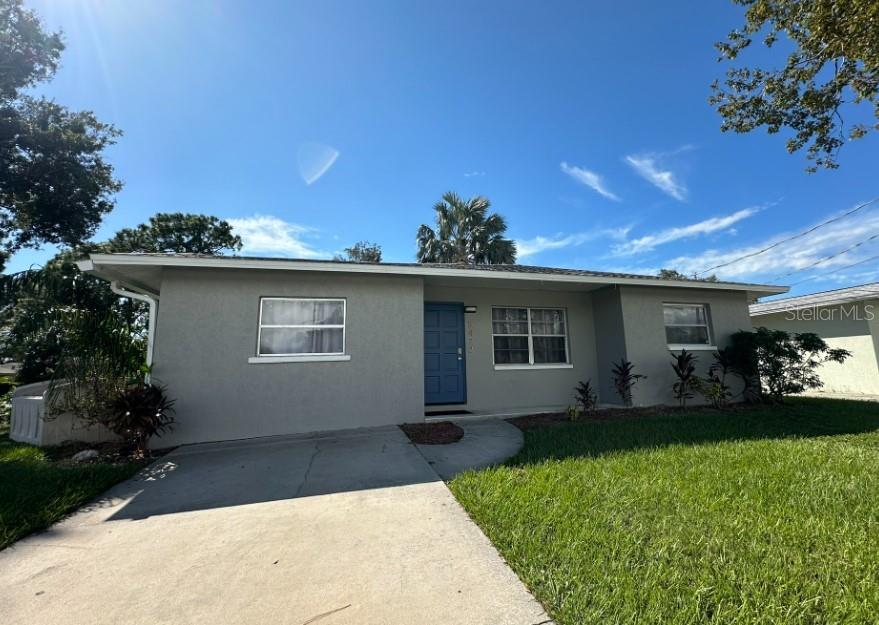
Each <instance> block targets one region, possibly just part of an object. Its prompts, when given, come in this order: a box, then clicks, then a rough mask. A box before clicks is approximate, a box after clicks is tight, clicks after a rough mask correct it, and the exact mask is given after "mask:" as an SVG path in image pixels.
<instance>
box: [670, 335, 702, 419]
mask: <svg viewBox="0 0 879 625" xmlns="http://www.w3.org/2000/svg"><path fill="white" fill-rule="evenodd" d="M671 358H672V363H671V368H672V369H673V370H674V372H675V375H676V376H678V380H677V382H675V383H674V384H673V385H672V389H673V390H674V394H675V399H677V400H678V402H679V403H680V405H681V408H684V407H686V405H687V400H688V399H692V398H693V397H695V396H696V394H695V391H697V390H699V382H700V381H699V376H697V375H696V362H697V361H698V360H699V359H698V358H696V356H695V355H694V354H693V353H692V352H688V351H687V350H685V349H682V350H681V351H680V353H678V354H672V357H671Z"/></svg>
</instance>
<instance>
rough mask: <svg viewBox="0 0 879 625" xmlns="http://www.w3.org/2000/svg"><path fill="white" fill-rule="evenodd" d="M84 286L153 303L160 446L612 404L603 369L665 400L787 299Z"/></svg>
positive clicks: (271, 267)
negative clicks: (766, 309)
mask: <svg viewBox="0 0 879 625" xmlns="http://www.w3.org/2000/svg"><path fill="white" fill-rule="evenodd" d="M79 267H80V269H82V270H84V271H87V272H90V273H93V274H94V275H97V276H99V277H102V278H105V279H107V280H109V281H111V282H112V286H113V288H114V289H115V290H116V291H117V292H119V293H122V294H129V295H132V296H136V297H139V298H141V299H143V298H146V299H149V300H154V301H155V302H157V306H156V308H157V310H158V313H157V319H156V320H155V322H154V323H153V324H151V326H150V331H151V332H150V350H149V354H148V358H149V359H150V360H151V361H152V362H153V367H154V368H153V375H154V379H155V380H156V381H158V382H159V383H161V384H164V385H166V386H167V388H168V392H169V394H170V396H171V397H173V398H174V399H176V401H177V403H176V410H177V424H176V426H175V429H174V431H173V432H172V433H170V434H168V435H166V436H163V437H162V439H160V441H159V443H160V444H162V445H165V444H180V443H193V442H201V441H215V440H226V439H238V438H248V437H255V436H270V435H275V434H292V433H300V432H313V431H321V430H335V429H341V428H355V427H363V426H376V425H385V424H394V423H404V422H413V421H419V420H424V418H425V412H426V411H428V412H432V411H439V412H443V411H455V410H465V411H469V412H472V413H475V414H492V415H509V414H517V413H530V412H540V411H548V410H560V409H563V408H564V407H565V406H566V405H568V404H570V403H572V402H573V389H574V386H575V385H576V384H577V382H578V381H581V380H591V381H592V384H593V385H594V386H595V387H596V388H597V389H598V392H599V394H600V401H601V402H602V403H605V404H613V403H618V402H619V398H618V397H617V395H616V393H615V392H614V389H613V380H612V377H611V366H612V364H613V363H614V362H619V361H620V360H621V359H623V358H626V359H628V360H630V361H632V362H633V363H634V364H635V369H636V372H637V373H641V374H645V375H646V376H647V379H646V380H642V381H641V382H640V383H639V384H638V385H637V386H636V387H635V390H634V402H635V403H636V404H638V405H649V404H658V403H667V402H671V401H672V395H671V393H672V390H671V387H672V383H673V381H674V380H673V372H672V369H671V367H670V362H671V351H674V350H678V349H681V348H684V347H685V348H687V349H692V350H698V351H699V357H700V370H701V372H702V373H704V370H705V369H707V367H708V365H709V364H710V363H711V361H712V356H711V353H712V351H713V350H715V349H716V348H717V347H720V346H723V345H724V344H725V343H726V342H727V339H728V336H729V335H730V334H731V333H733V332H735V331H737V330H741V329H747V328H749V327H750V319H749V316H748V304H749V303H750V302H752V301H755V299H756V298H757V297H761V296H766V295H774V294H779V293H783V292H785V291H786V290H787V289H786V288H784V287H776V286H763V285H749V284H737V283H724V282H716V283H715V282H703V281H689V280H682V281H668V280H661V279H659V278H655V277H649V276H636V275H628V274H617V273H600V272H594V271H578V270H568V269H552V268H542V267H528V266H522V265H494V266H490V265H479V266H468V265H451V264H395V263H382V264H369V263H348V262H334V261H307V260H281V259H277V258H245V257H200V256H190V255H150V254H118V255H116V254H113V255H97V254H96V255H92V256H91V257H90V258H89V259H87V260H83V261H80V262H79Z"/></svg>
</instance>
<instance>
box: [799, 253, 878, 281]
mask: <svg viewBox="0 0 879 625" xmlns="http://www.w3.org/2000/svg"><path fill="white" fill-rule="evenodd" d="M872 260H879V256H871V257H870V258H865V259H864V260H859V261H858V262H856V263H852V264H851V265H846V266H845V267H839V268H837V269H834V270H833V271H828V272H827V273H819V274H818V275H817V276H810V277H808V278H804V279H803V280H800V281H799V282H794V283H793V284H790V285H788V286H796V285H798V284H802V283H803V282H808V281H809V280H814V279H816V278H824V277H826V276H832V275H833V274H835V273H837V272H839V271H842V270H843V269H851V268H852V267H857V266H858V265H863V264H864V263H869V262H870V261H872Z"/></svg>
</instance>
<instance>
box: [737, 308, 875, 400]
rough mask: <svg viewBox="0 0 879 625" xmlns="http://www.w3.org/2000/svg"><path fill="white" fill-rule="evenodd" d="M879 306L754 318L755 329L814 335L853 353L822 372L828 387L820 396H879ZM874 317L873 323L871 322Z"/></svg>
mask: <svg viewBox="0 0 879 625" xmlns="http://www.w3.org/2000/svg"><path fill="white" fill-rule="evenodd" d="M877 316H879V305H877V303H876V302H873V301H867V302H853V303H851V304H838V305H836V306H822V307H819V308H808V309H805V310H804V311H799V312H780V313H773V314H770V315H755V316H753V317H751V323H752V324H753V325H754V327H758V326H764V327H767V328H772V329H775V330H784V331H786V332H790V333H794V332H812V333H814V334H817V335H818V336H820V337H821V338H823V339H824V340H825V341H826V342H827V344H828V345H829V346H830V347H833V348H842V349H847V350H849V351H850V352H851V353H852V355H851V357H849V358H848V359H846V361H845V362H844V363H836V362H828V363H825V364H823V365H821V367H820V368H819V370H818V375H819V376H820V377H821V381H822V382H824V386H823V387H822V388H821V389H819V390H818V391H817V392H824V393H843V394H854V395H879V361H877V357H876V353H877V350H876V337H877V336H879V334H877V331H879V319H877V318H876V317H877ZM871 317H872V320H871V319H870V318H871Z"/></svg>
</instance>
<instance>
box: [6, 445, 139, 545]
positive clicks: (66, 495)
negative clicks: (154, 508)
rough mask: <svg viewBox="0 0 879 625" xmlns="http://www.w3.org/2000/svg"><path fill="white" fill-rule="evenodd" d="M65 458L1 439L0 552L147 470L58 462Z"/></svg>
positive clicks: (135, 467) (57, 453) (111, 465)
mask: <svg viewBox="0 0 879 625" xmlns="http://www.w3.org/2000/svg"><path fill="white" fill-rule="evenodd" d="M61 455H69V454H62V452H61V450H52V449H50V450H42V449H38V448H37V447H32V446H30V445H21V444H19V443H14V442H12V441H10V440H9V437H8V436H6V435H0V549H3V548H5V547H8V546H9V545H10V544H11V543H13V542H14V541H16V540H18V539H19V538H22V537H24V536H26V535H27V534H30V533H31V532H35V531H37V530H41V529H44V528H46V527H48V526H49V525H51V524H52V523H54V522H55V521H58V520H59V519H61V518H63V517H64V516H65V515H66V514H68V513H70V512H72V511H73V510H75V509H76V508H78V507H79V506H81V505H83V504H85V503H87V502H89V501H91V500H92V499H94V498H95V497H96V496H97V495H99V494H100V493H102V492H103V491H105V490H106V489H108V488H109V487H110V486H112V485H113V484H116V483H117V482H120V481H122V480H124V479H126V478H128V477H131V476H132V475H134V474H135V473H136V472H137V470H138V469H139V468H140V467H141V466H143V465H142V464H141V463H129V464H108V463H95V464H84V465H72V464H71V463H69V462H67V461H61V460H58V459H57V458H58V457H59V456H61Z"/></svg>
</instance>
